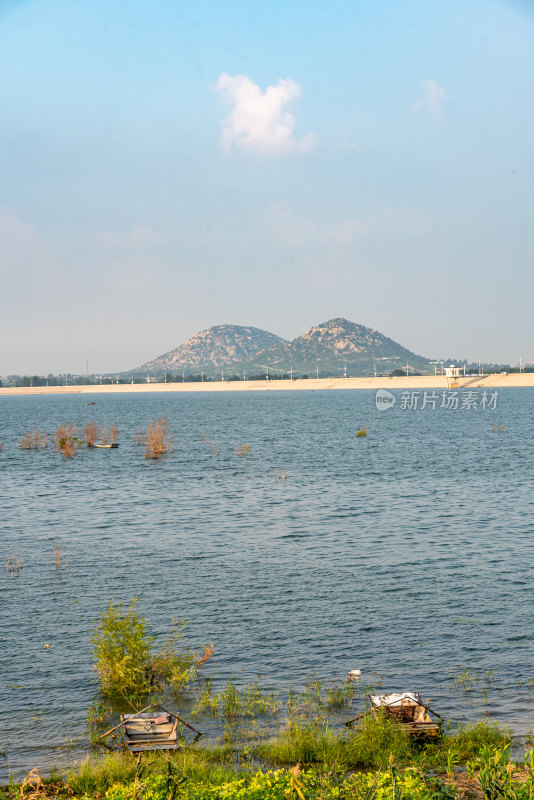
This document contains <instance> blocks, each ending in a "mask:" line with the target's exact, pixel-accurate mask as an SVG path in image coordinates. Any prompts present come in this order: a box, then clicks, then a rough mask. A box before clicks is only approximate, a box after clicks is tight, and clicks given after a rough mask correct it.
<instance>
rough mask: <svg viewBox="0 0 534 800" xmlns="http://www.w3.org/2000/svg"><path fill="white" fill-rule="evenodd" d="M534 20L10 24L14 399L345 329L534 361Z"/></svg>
mask: <svg viewBox="0 0 534 800" xmlns="http://www.w3.org/2000/svg"><path fill="white" fill-rule="evenodd" d="M533 81H534V0H524V2H522V0H509V2H505V0H493V1H492V0H483V1H482V0H402V2H400V0H373V2H368V1H364V0H328V2H327V0H283V2H281V1H280V0H263V1H262V2H254V0H240V2H237V0H224V2H221V0H195V2H185V1H184V2H182V1H181V0H151V2H146V0H143V1H142V0H0V297H1V317H0V334H1V343H0V374H4V375H5V374H8V373H47V372H49V371H51V372H63V371H71V372H83V371H84V370H85V363H86V361H87V360H88V361H89V369H90V371H92V372H93V371H94V372H100V371H110V370H122V369H128V368H130V367H132V366H135V365H137V364H139V363H142V362H143V361H145V360H147V359H149V358H151V357H153V356H155V355H157V354H159V353H162V352H165V351H167V350H170V349H172V348H173V347H175V346H177V345H178V344H180V343H181V342H183V341H184V340H185V339H186V338H188V337H189V336H190V335H191V334H193V333H194V332H195V331H197V330H200V329H202V328H206V327H208V326H210V325H213V324H220V323H225V322H226V323H236V324H247V325H256V326H258V327H261V328H266V329H268V330H271V331H273V332H275V333H277V334H279V335H281V336H284V337H287V338H293V337H295V336H297V335H299V334H300V333H302V332H303V331H304V330H306V329H307V328H309V327H311V326H312V325H315V324H318V323H319V322H322V321H324V320H325V319H328V318H331V317H334V316H339V315H343V316H345V317H347V318H348V319H351V320H353V321H355V322H361V323H363V324H365V325H369V326H371V327H373V328H377V329H378V330H380V331H382V332H383V333H385V334H386V335H388V336H390V337H391V338H393V339H395V340H397V341H399V342H400V343H402V344H403V345H405V346H407V347H409V348H410V349H412V350H414V351H416V352H418V353H421V354H423V355H427V356H430V357H456V358H458V357H466V358H470V359H478V358H479V357H480V358H482V359H487V360H490V359H491V360H500V361H511V362H512V363H515V362H517V361H518V359H519V357H520V356H522V357H523V359H534V337H533V325H534V323H533V319H534V315H533V313H532V298H533V294H534V277H533V276H534V225H533V223H532V216H533V212H534V180H533V178H534V175H533V172H534V158H533V156H534V133H533V131H534V91H533Z"/></svg>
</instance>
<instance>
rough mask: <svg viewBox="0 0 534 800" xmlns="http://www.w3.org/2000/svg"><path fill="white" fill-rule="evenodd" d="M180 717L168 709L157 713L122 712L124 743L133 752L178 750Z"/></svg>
mask: <svg viewBox="0 0 534 800" xmlns="http://www.w3.org/2000/svg"><path fill="white" fill-rule="evenodd" d="M177 724H178V718H177V717H175V718H174V722H173V720H172V717H171V714H169V713H168V712H167V711H166V712H164V713H162V712H156V713H155V714H153V713H152V714H151V713H146V714H121V728H122V736H123V738H124V743H125V745H126V747H127V748H128V750H129V751H130V752H131V753H142V752H144V751H145V750H176V748H177V747H178V734H177V732H176V726H177Z"/></svg>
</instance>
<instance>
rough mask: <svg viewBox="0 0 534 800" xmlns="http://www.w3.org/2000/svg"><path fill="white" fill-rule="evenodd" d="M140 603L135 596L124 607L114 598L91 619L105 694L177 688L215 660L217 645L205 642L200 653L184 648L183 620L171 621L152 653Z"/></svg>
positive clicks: (140, 693) (133, 694) (138, 693)
mask: <svg viewBox="0 0 534 800" xmlns="http://www.w3.org/2000/svg"><path fill="white" fill-rule="evenodd" d="M138 602H139V601H138V599H137V598H136V599H135V600H132V602H131V603H130V605H129V606H128V608H127V609H125V608H124V605H123V603H117V605H113V602H112V601H110V603H109V606H108V608H107V609H106V610H105V611H102V612H101V613H100V617H99V619H98V620H96V621H95V622H94V623H93V626H92V628H91V644H92V646H93V654H94V657H95V665H94V669H95V672H96V674H97V676H98V679H99V682H100V687H101V690H102V692H103V694H105V695H123V696H124V695H126V696H129V697H142V696H145V695H147V694H149V693H151V692H154V691H157V690H159V689H160V688H161V687H162V685H163V684H166V685H167V686H169V687H170V688H171V689H172V690H173V691H174V692H179V691H180V690H181V689H182V688H183V687H184V686H185V685H186V684H187V683H189V681H190V680H191V679H192V678H193V677H195V676H196V674H197V673H198V670H199V668H200V666H201V665H202V664H203V663H204V662H205V661H208V660H209V658H211V655H212V653H213V645H206V646H205V647H204V649H203V651H202V653H200V654H199V653H197V652H195V651H193V650H191V649H190V648H185V649H180V647H181V642H182V639H183V630H184V627H185V623H184V622H183V621H182V620H178V619H173V620H172V621H171V630H170V633H169V634H168V635H167V637H165V639H164V640H163V642H162V645H161V647H160V648H159V650H156V651H154V650H153V645H154V642H155V639H154V637H153V636H149V634H148V632H147V623H146V619H145V618H144V617H143V616H141V615H140V614H139V612H138V611H137V603H138Z"/></svg>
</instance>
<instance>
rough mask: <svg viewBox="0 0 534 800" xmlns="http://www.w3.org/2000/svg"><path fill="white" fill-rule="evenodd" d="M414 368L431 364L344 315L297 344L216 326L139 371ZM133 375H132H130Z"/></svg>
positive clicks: (352, 371) (306, 371) (369, 371)
mask: <svg viewBox="0 0 534 800" xmlns="http://www.w3.org/2000/svg"><path fill="white" fill-rule="evenodd" d="M406 364H408V365H409V367H410V370H411V371H417V372H420V371H423V372H424V371H427V372H428V371H429V370H430V368H431V365H430V362H429V360H428V359H427V358H424V357H423V356H418V355H416V354H415V353H412V352H411V351H410V350H407V349H406V348H405V347H402V345H400V344H398V343H397V342H395V341H393V339H389V338H388V337H387V336H384V335H383V334H382V333H380V332H379V331H376V330H374V329H373V328H367V327H366V326H365V325H358V324H357V323H355V322H350V321H349V320H347V319H344V318H343V317H336V318H335V319H331V320H328V321H327V322H323V323H321V324H320V325H317V326H315V327H313V328H310V329H309V330H308V331H306V333H304V334H303V335H302V336H299V337H297V338H296V339H294V340H293V341H292V342H288V341H286V340H285V339H282V338H280V337H279V336H276V335H275V334H274V333H269V332H268V331H263V330H260V329H259V328H253V327H250V326H248V327H247V326H241V325H215V326H214V327H212V328H207V330H204V331H200V333H196V334H195V335H194V336H192V337H191V338H190V339H188V340H187V342H185V343H184V344H182V345H180V346H179V347H177V348H175V349H174V350H171V351H170V352H168V353H164V354H163V355H161V356H158V357H157V358H154V359H152V360H151V361H148V362H147V363H146V364H143V365H141V366H140V367H137V369H136V370H135V372H137V373H141V374H143V375H153V376H156V375H158V376H161V375H163V374H164V373H166V372H169V373H171V374H173V375H180V374H183V373H185V374H186V375H191V374H193V375H200V373H201V372H203V373H204V374H205V375H206V376H210V375H212V376H216V377H217V376H220V373H221V369H224V373H225V375H226V376H231V375H232V374H234V373H235V374H236V375H241V374H242V373H243V371H246V373H247V375H251V374H265V373H266V371H267V369H269V370H271V371H273V372H278V373H280V372H283V373H289V372H290V371H291V370H292V371H293V373H294V374H295V375H299V374H300V375H302V374H308V375H310V376H312V375H315V374H317V372H319V375H322V376H326V375H329V376H330V375H337V376H341V375H343V374H344V373H345V370H346V372H347V375H372V374H373V373H374V372H375V371H376V372H377V374H389V373H390V372H392V371H393V370H395V369H402V368H404V367H405V366H406ZM127 374H130V373H127Z"/></svg>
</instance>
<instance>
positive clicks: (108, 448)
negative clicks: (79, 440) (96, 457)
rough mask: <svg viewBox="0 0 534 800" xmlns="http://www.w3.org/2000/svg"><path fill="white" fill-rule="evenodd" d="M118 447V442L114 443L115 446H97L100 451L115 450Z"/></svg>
mask: <svg viewBox="0 0 534 800" xmlns="http://www.w3.org/2000/svg"><path fill="white" fill-rule="evenodd" d="M118 446H119V443H118V442H114V443H113V444H95V447H100V449H105V450H115V449H116V448H117V447H118Z"/></svg>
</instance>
